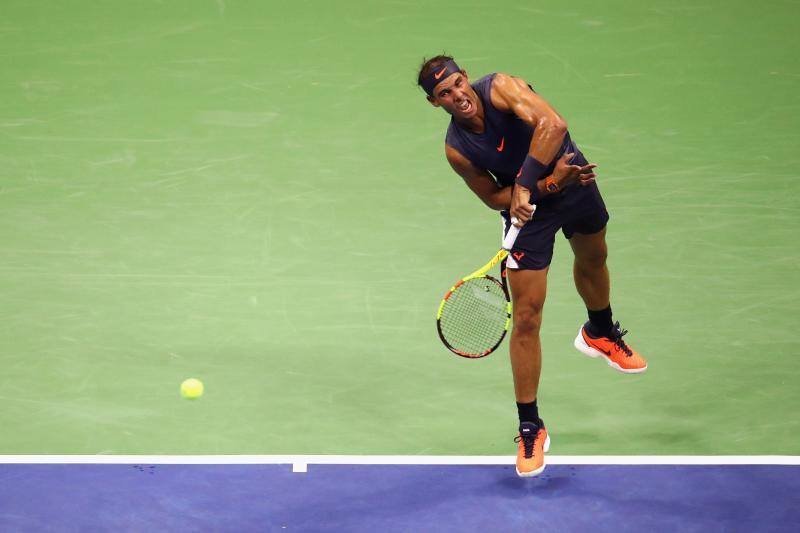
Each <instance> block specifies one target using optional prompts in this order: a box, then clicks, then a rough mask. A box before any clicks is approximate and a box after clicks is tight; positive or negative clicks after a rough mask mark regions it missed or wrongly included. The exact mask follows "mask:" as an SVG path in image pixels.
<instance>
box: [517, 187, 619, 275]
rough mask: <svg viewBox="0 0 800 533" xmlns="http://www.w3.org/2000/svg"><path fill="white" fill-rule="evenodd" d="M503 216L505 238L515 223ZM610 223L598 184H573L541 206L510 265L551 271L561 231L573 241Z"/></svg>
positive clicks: (521, 235) (522, 232) (522, 234)
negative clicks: (557, 238) (549, 269)
mask: <svg viewBox="0 0 800 533" xmlns="http://www.w3.org/2000/svg"><path fill="white" fill-rule="evenodd" d="M501 215H502V216H503V222H504V229H503V235H505V232H507V231H508V228H510V227H511V222H510V220H509V215H508V211H503V212H501ZM607 223H608V211H606V204H605V203H604V202H603V197H602V196H600V190H599V189H598V188H597V184H596V183H592V184H591V185H587V186H585V187H583V186H581V185H573V186H571V187H569V188H567V189H565V190H564V191H562V192H561V193H559V194H555V195H553V196H547V197H545V198H543V199H542V200H540V201H539V202H538V203H537V205H536V212H535V213H534V214H533V219H531V221H530V222H528V223H527V224H525V225H524V226H523V227H522V229H521V230H520V232H519V236H518V237H517V241H516V242H515V243H514V247H513V248H512V249H511V253H510V254H509V256H508V262H507V263H506V265H507V266H508V268H516V269H521V270H541V269H543V268H547V267H548V266H549V265H550V260H551V259H552V258H553V244H554V243H555V240H556V233H558V230H559V229H560V230H561V231H562V232H563V233H564V236H565V237H566V238H567V239H569V238H571V237H572V235H574V234H575V233H582V234H585V235H590V234H592V233H597V232H598V231H600V230H602V229H603V228H605V227H606V224H607Z"/></svg>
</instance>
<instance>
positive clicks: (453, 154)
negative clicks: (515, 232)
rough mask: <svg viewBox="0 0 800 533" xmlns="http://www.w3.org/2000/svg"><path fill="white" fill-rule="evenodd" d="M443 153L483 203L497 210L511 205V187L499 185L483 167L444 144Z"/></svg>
mask: <svg viewBox="0 0 800 533" xmlns="http://www.w3.org/2000/svg"><path fill="white" fill-rule="evenodd" d="M444 153H445V156H447V162H448V163H450V166H451V167H453V170H455V171H456V174H458V175H459V176H461V177H462V178H463V179H464V183H466V184H467V187H469V188H470V190H472V192H474V193H475V195H476V196H477V197H478V198H480V199H481V200H482V201H483V203H485V204H486V205H488V206H489V207H491V208H492V209H495V210H497V211H503V210H505V209H509V208H510V207H511V189H512V188H511V187H500V186H499V185H497V182H495V180H494V178H492V176H491V175H490V174H489V173H488V172H487V171H486V170H484V169H482V168H478V167H476V166H475V165H474V164H472V161H470V160H469V159H467V158H466V157H465V156H464V154H462V153H461V152H459V151H458V150H456V149H455V148H453V147H452V146H450V145H448V144H445V145H444Z"/></svg>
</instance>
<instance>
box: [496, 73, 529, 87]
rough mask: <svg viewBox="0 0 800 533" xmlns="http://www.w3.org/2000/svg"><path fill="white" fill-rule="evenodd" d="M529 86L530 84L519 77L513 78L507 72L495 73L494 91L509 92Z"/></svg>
mask: <svg viewBox="0 0 800 533" xmlns="http://www.w3.org/2000/svg"><path fill="white" fill-rule="evenodd" d="M523 85H524V86H528V83H527V82H526V81H525V80H523V79H522V78H519V77H517V76H512V75H511V74H507V73H505V72H495V74H494V77H493V79H492V89H497V90H500V91H509V90H512V89H515V88H518V87H520V86H523Z"/></svg>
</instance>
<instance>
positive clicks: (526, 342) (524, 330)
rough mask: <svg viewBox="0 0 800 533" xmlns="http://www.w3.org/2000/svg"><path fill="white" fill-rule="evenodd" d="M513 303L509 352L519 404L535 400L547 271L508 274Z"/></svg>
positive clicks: (523, 271) (540, 354) (540, 359)
mask: <svg viewBox="0 0 800 533" xmlns="http://www.w3.org/2000/svg"><path fill="white" fill-rule="evenodd" d="M508 280H509V283H510V285H511V295H512V299H513V302H514V304H513V318H514V329H513V330H512V331H511V341H510V343H509V351H510V353H511V371H512V372H513V374H514V392H515V394H516V397H517V402H518V403H529V402H533V401H534V400H536V394H537V392H538V390H539V376H540V374H541V371H542V346H541V342H540V341H539V328H540V326H541V324H542V308H543V307H544V300H545V296H546V295H547V269H546V268H544V269H542V270H511V269H509V270H508Z"/></svg>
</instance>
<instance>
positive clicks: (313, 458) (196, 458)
mask: <svg viewBox="0 0 800 533" xmlns="http://www.w3.org/2000/svg"><path fill="white" fill-rule="evenodd" d="M514 460H515V457H513V456H507V455H0V464H166V465H172V464H196V465H273V464H291V465H293V469H294V470H295V471H304V470H305V469H306V468H307V466H308V465H310V464H314V465H513V464H514ZM547 464H551V465H789V466H798V465H800V455H548V456H547Z"/></svg>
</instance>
